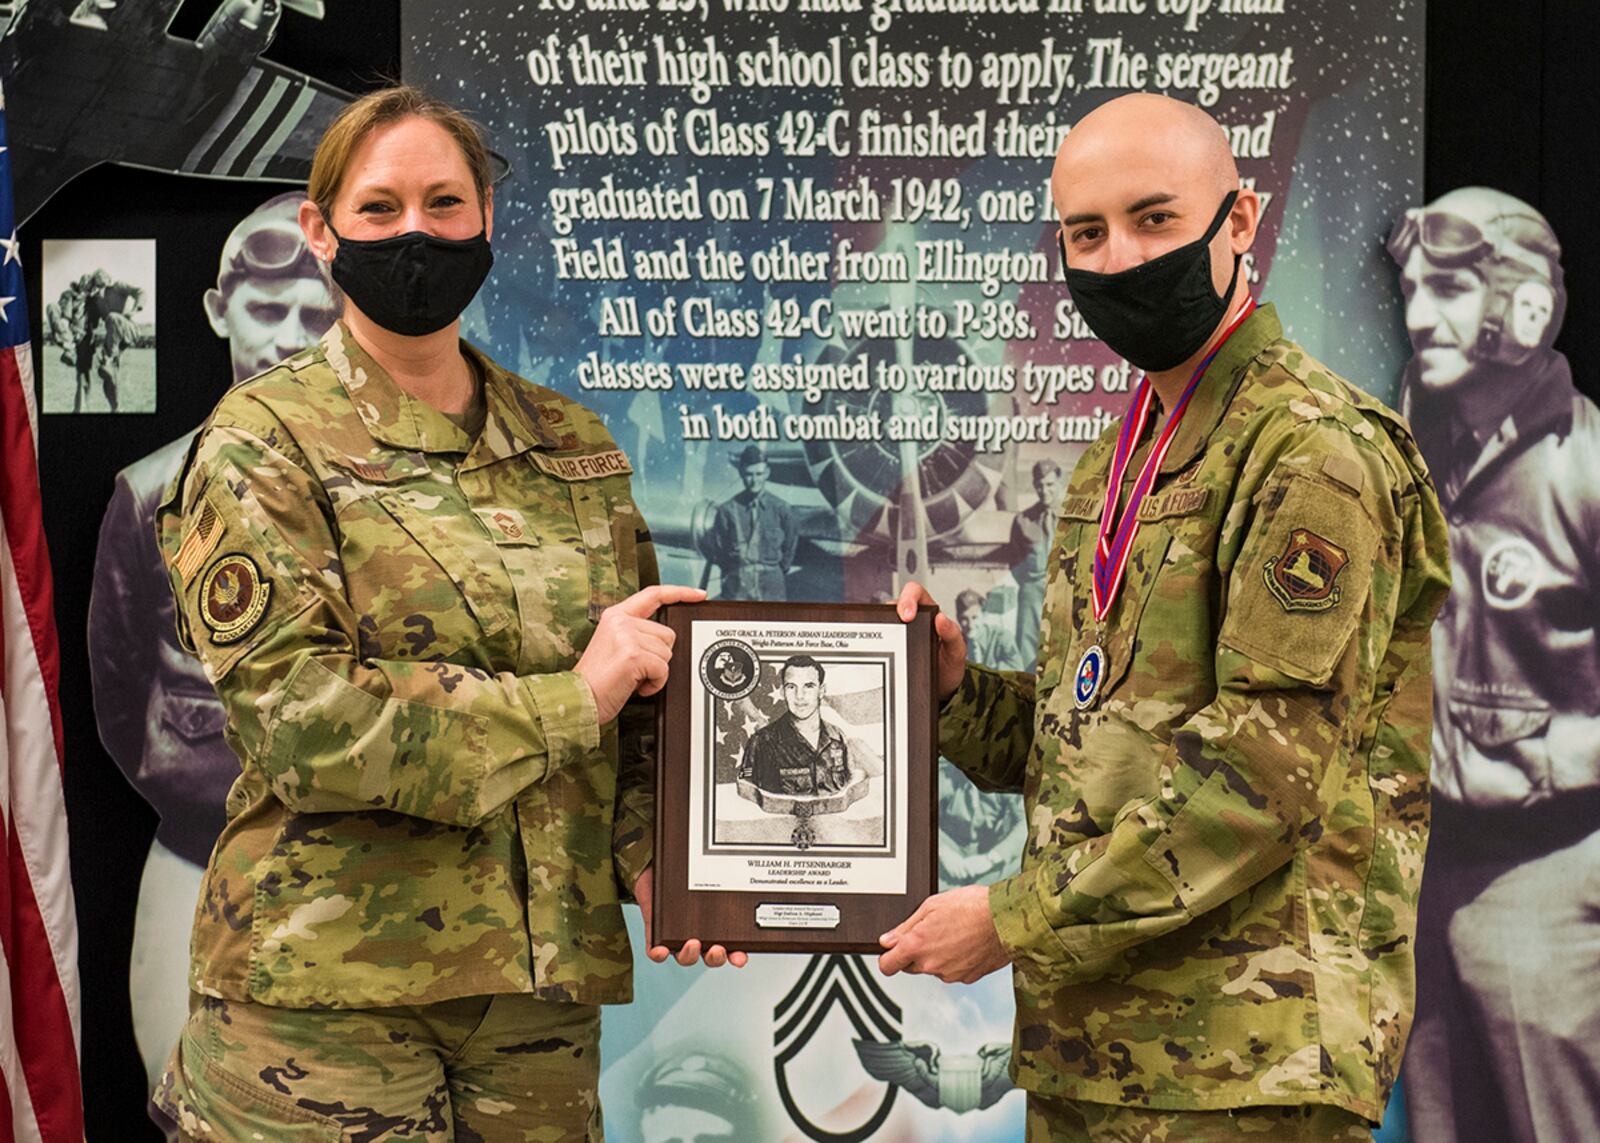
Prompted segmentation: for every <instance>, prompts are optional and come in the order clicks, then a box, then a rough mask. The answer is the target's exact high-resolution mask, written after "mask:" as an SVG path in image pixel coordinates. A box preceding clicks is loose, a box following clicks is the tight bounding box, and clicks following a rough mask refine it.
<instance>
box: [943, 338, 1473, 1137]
mask: <svg viewBox="0 0 1600 1143" xmlns="http://www.w3.org/2000/svg"><path fill="white" fill-rule="evenodd" d="M1155 420H1156V418H1152V421H1153V422H1154V421H1155ZM1118 427H1120V426H1116V425H1114V426H1112V427H1111V428H1110V429H1108V430H1107V433H1106V434H1105V435H1104V436H1102V437H1101V438H1100V439H1099V440H1098V441H1097V442H1095V443H1094V444H1093V445H1091V446H1090V447H1089V448H1088V449H1087V450H1086V451H1085V452H1084V454H1083V456H1082V458H1081V459H1080V460H1079V462H1078V465H1077V468H1076V471H1075V472H1074V473H1073V477H1072V481H1071V484H1070V486H1069V487H1068V489H1067V493H1066V497H1065V501H1064V503H1063V505H1062V508H1061V512H1060V518H1059V520H1058V523H1057V526H1056V533H1055V539H1054V544H1053V548H1052V550H1051V553H1050V578H1049V587H1048V590H1047V594H1046V597H1045V618H1044V636H1043V647H1042V653H1041V656H1040V671H1039V676H1038V682H1037V685H1035V681H1034V678H1033V676H1031V675H1023V674H1004V673H999V672H994V671H989V670H985V669H983V668H980V667H969V668H968V670H967V674H966V677H965V679H964V681H963V683H962V685H961V687H960V688H959V690H958V691H957V692H956V694H955V695H953V696H952V697H951V700H950V702H949V703H948V704H947V705H946V708H945V712H944V715H943V718H942V720H941V726H940V740H941V747H942V749H943V751H944V753H945V754H946V756H947V757H949V758H950V759H952V760H953V761H955V762H957V763H958V764H959V765H961V766H962V768H963V769H965V770H966V771H967V772H968V774H969V775H970V776H971V777H972V778H973V779H974V780H975V781H977V782H978V784H979V785H981V786H984V787H985V788H990V789H1016V788H1018V787H1020V788H1021V789H1022V790H1023V793H1024V795H1025V798H1024V801H1025V806H1026V809H1027V813H1028V825H1029V831H1028V840H1027V843H1026V846H1025V849H1024V854H1023V866H1022V870H1021V872H1020V873H1019V874H1017V875H1016V876H1014V877H1012V878H1009V879H1008V880H1005V881H1001V882H999V883H998V884H995V885H994V886H992V887H991V889H990V894H989V901H990V907H991V911H992V913H993V916H994V920H995V924H996V927H997V928H998V930H999V934H1000V938H1001V940H1002V941H1003V943H1004V944H1005V946H1006V948H1007V950H1008V951H1009V953H1010V955H1011V957H1012V960H1013V964H1014V969H1015V977H1014V983H1015V988H1016V994H1017V1028H1016V1042H1015V1051H1014V1054H1013V1055H1014V1063H1013V1068H1014V1071H1015V1078H1016V1080H1017V1083H1018V1084H1019V1086H1021V1087H1024V1088H1026V1089H1029V1090H1032V1091H1037V1092H1042V1093H1046V1094H1050V1095H1053V1096H1060V1097H1067V1098H1072V1099H1077V1100H1084V1101H1092V1102H1103V1103H1114V1104H1126V1105H1140V1106H1149V1107H1156V1108H1164V1109H1184V1108H1190V1109H1210V1108H1228V1107H1242V1106H1246V1105H1251V1104H1302V1103H1327V1104H1335V1105H1338V1106H1340V1107H1344V1108H1347V1109H1349V1110H1351V1111H1354V1112H1356V1113H1358V1114H1361V1115H1364V1116H1366V1117H1368V1118H1370V1119H1376V1118H1377V1117H1378V1116H1379V1115H1380V1114H1381V1111H1382V1108H1383V1105H1384V1100H1385V1098H1386V1096H1387V1094H1388V1091H1389V1089H1390V1087H1391V1085H1392V1084H1393V1082H1394V1078H1395V1073H1396V1070H1397V1069H1398V1067H1399V1064H1400V1055H1401V1051H1402V1049H1403V1047H1404V1044H1405V1039H1406V1034H1407V1031H1408V1029H1409V1025H1410V1018H1411V1009H1412V996H1413V959H1412V956H1413V949H1412V940H1413V936H1414V934H1415V931H1416V902H1417V892H1418V885H1419V881H1420V878H1421V874H1422V855H1423V848H1424V844H1425V839H1426V837H1427V829H1428V734H1429V726H1430V721H1429V700H1430V687H1431V683H1430V675H1429V657H1430V656H1429V646H1430V644H1429V626H1430V624H1431V623H1432V621H1433V616H1434V613H1435V612H1436V611H1437V609H1438V608H1439V606H1440V604H1441V603H1442V602H1443V600H1444V597H1445V594H1446V592H1447V590H1448V587H1449V573H1448V556H1447V546H1446V539H1445V528H1444V520H1443V517H1442V516H1441V514H1440V510H1439V505H1438V500H1437V498H1436V496H1435V494H1434V490H1433V487H1432V485H1431V483H1430V482H1429V478H1428V475H1427V471H1426V468H1425V466H1424V464H1423V462H1422V459H1421V457H1420V455H1419V454H1418V452H1417V450H1416V448H1415V446H1414V444H1413V443H1412V439H1411V435H1410V432H1409V430H1408V428H1407V426H1406V424H1405V422H1404V421H1402V420H1401V419H1400V418H1399V417H1398V416H1397V415H1396V414H1394V413H1392V412H1390V411H1389V410H1388V409H1386V408H1385V407H1384V406H1382V405H1381V404H1379V403H1378V402H1376V401H1374V400H1373V399H1371V398H1370V397H1368V396H1366V395H1364V394H1362V393H1360V392H1358V391H1357V390H1355V389H1354V388H1352V387H1351V386H1349V385H1348V384H1346V383H1345V382H1344V381H1342V380H1340V379H1338V378H1337V377H1334V376H1333V375H1332V374H1330V373H1329V372H1328V371H1327V370H1326V369H1325V368H1324V367H1323V366H1322V365H1320V364H1318V363H1317V362H1316V361H1314V360H1312V358H1311V357H1310V356H1309V355H1307V354H1306V353H1305V352H1304V351H1303V350H1302V349H1300V348H1299V347H1298V346H1296V345H1295V344H1293V343H1292V342H1289V341H1287V340H1284V339H1283V337H1282V331H1281V329H1280V327H1279V324H1278V321H1277V318H1276V316H1275V315H1274V313H1273V311H1272V309H1271V308H1270V307H1264V308H1262V309H1260V310H1258V311H1257V312H1256V313H1255V314H1254V315H1252V316H1251V317H1250V318H1249V319H1248V320H1247V321H1246V322H1245V323H1244V325H1242V326H1241V327H1240V328H1239V330H1238V331H1237V332H1236V333H1235V334H1234V335H1233V337H1232V338H1231V339H1230V340H1229V341H1228V342H1227V343H1226V344H1225V345H1224V346H1223V348H1222V351H1221V352H1220V353H1219V354H1218V355H1217V357H1216V359H1215V361H1214V362H1213V363H1212V365H1211V367H1210V369H1209V370H1208V372H1207V375H1206V378H1205V380H1204V381H1202V383H1201V385H1200V388H1199V390H1198V391H1197V392H1196V394H1195V397H1194V398H1193V400H1192V402H1191V406H1190V408H1189V411H1188V414H1187V416H1186V417H1185V418H1184V420H1183V422H1182V424H1181V427H1180V429H1179V430H1178V433H1177V435H1176V437H1175V439H1174V442H1173V445H1172V448H1171V451H1170V452H1169V454H1168V455H1167V457H1166V459H1165V461H1164V463H1163V465H1162V468H1161V475H1160V478H1159V480H1158V482H1157V483H1156V485H1155V487H1154V489H1153V490H1152V492H1151V494H1150V496H1149V497H1148V499H1147V500H1146V501H1145V503H1144V505H1143V507H1142V509H1141V510H1140V519H1141V520H1142V522H1143V523H1142V525H1141V529H1140V531H1139V534H1138V538H1137V541H1136V542H1135V544H1134V547H1133V549H1132V554H1131V557H1130V560H1129V564H1128V569H1127V578H1126V581H1125V583H1124V585H1123V587H1122V592H1121V595H1120V597H1119V598H1118V600H1117V602H1116V604H1115V606H1114V608H1113V609H1112V611H1111V613H1110V615H1109V616H1108V617H1107V624H1106V628H1105V630H1104V631H1103V632H1101V633H1099V634H1098V635H1097V633H1096V630H1095V625H1094V617H1093V608H1092V605H1091V603H1090V582H1091V561H1092V558H1093V553H1094V547H1095V543H1096V531H1097V526H1098V521H1099V516H1100V508H1101V503H1102V499H1103V497H1104V494H1105V481H1106V474H1107V472H1108V470H1109V467H1110V461H1111V454H1112V451H1113V448H1114V446H1115V441H1116V436H1115V434H1116V431H1117V429H1118ZM1153 436H1154V431H1153V430H1152V431H1150V432H1148V433H1147V434H1146V436H1145V438H1144V440H1143V442H1142V444H1141V445H1140V447H1139V448H1138V449H1137V450H1136V452H1135V454H1134V456H1133V459H1132V462H1131V464H1130V465H1129V468H1128V481H1129V484H1130V485H1131V482H1132V479H1133V476H1134V475H1135V474H1136V473H1137V472H1138V469H1139V466H1140V465H1141V464H1142V463H1143V460H1144V457H1145V456H1146V455H1148V452H1149V448H1150V444H1151V439H1152V437H1153ZM1126 502H1127V486H1125V487H1124V490H1123V503H1124V504H1126ZM1097 640H1098V642H1099V643H1100V645H1101V646H1102V647H1103V648H1104V649H1105V651H1106V652H1107V654H1108V657H1109V666H1108V668H1107V670H1106V674H1105V683H1104V687H1103V689H1102V690H1101V692H1100V695H1099V699H1098V702H1097V704H1096V705H1094V706H1093V707H1092V708H1091V709H1089V710H1087V711H1079V710H1078V709H1077V708H1076V704H1075V701H1074V694H1073V690H1074V688H1073V683H1074V676H1075V673H1076V668H1077V665H1078V662H1079V659H1080V657H1081V656H1082V654H1083V653H1084V651H1085V650H1086V649H1087V648H1088V647H1090V646H1091V645H1092V644H1094V643H1095V642H1096V641H1097Z"/></svg>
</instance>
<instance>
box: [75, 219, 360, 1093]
mask: <svg viewBox="0 0 1600 1143" xmlns="http://www.w3.org/2000/svg"><path fill="white" fill-rule="evenodd" d="M304 200H305V195H304V194H303V193H301V192H299V191H293V192H289V193H286V194H280V195H276V196H274V197H273V198H271V199H268V200H267V201H266V202H264V203H262V204H261V205H260V206H259V207H257V208H256V209H255V210H253V211H251V212H250V214H248V215H247V216H246V217H245V218H244V219H243V220H242V221H241V222H240V223H239V225H238V226H236V227H234V229H233V231H232V233H230V234H229V235H228V238H227V241H226V242H224V243H223V247H222V257H221V260H220V263H219V265H218V268H217V284H216V287H215V288H214V289H210V290H207V291H206V293H205V306H206V312H207V313H208V314H209V315H210V317H211V324H212V328H213V329H215V330H216V333H217V336H219V337H223V338H226V339H227V341H228V349H229V356H230V357H231V358H232V361H233V377H232V384H234V385H237V384H239V383H240V382H242V381H244V380H245V379H246V378H248V377H251V376H253V375H254V374H256V373H260V372H261V371H262V370H264V369H268V368H270V367H271V366H273V365H275V364H276V363H277V362H279V361H282V360H283V359H284V358H285V357H288V356H289V355H290V354H291V353H294V352H296V351H297V350H300V349H304V348H305V347H306V346H307V345H310V344H311V343H313V342H315V341H316V340H317V338H319V337H321V336H322V335H323V333H324V332H326V331H327V329H328V327H329V326H330V325H332V324H333V320H334V318H335V317H336V316H337V305H336V303H335V301H334V296H333V292H332V287H331V286H330V284H329V282H328V280H327V278H326V276H325V275H324V274H323V273H322V271H321V269H320V268H319V267H318V265H317V261H316V259H315V258H313V257H312V256H311V252H310V251H309V250H308V249H307V248H306V241H305V236H304V235H303V234H301V232H300V226H299V224H298V223H297V222H296V221H295V217H296V215H297V213H298V211H299V209H300V203H301V202H303V201H304ZM213 399H214V395H213V394H207V396H206V403H207V406H209V404H210V403H211V401H212V400H213ZM196 412H197V413H198V412H199V410H198V409H197V410H196ZM194 437H195V433H194V432H187V433H185V434H184V435H183V436H181V437H179V438H178V439H177V440H175V441H172V442H171V443H170V444H166V445H163V446H162V447H161V448H158V449H156V450H155V451H154V452H152V453H151V454H150V455H149V456H145V457H141V458H140V459H139V460H137V461H135V462H134V463H132V464H130V465H129V466H128V467H127V468H125V469H123V470H122V471H121V472H119V473H117V479H116V482H115V484H114V486H113V488H112V491H111V501H110V503H109V504H108V505H107V506H106V514H105V518H104V519H103V520H102V521H101V524H100V540H99V545H98V547H97V548H96V549H95V563H94V586H93V589H92V590H91V592H90V595H89V622H88V629H89V630H88V634H89V672H90V678H91V680H92V682H93V684H94V715H95V723H96V724H97V725H98V726H99V728H100V741H101V742H102V743H103V744H104V745H105V748H106V753H108V754H110V755H111V757H112V759H113V760H114V761H115V762H116V763H117V765H118V766H119V767H121V769H122V772H123V774H125V775H126V776H127V778H128V781H129V782H131V783H132V784H133V787H134V788H135V789H136V790H138V791H139V793H140V794H141V795H143V796H144V798H145V799H146V800H147V801H149V803H150V804H151V806H153V807H154V808H155V810H156V812H157V813H158V814H160V815H161V822H160V824H159V825H158V826H157V827H156V836H155V840H154V841H153V842H152V843H151V846H150V855H149V857H148V858H147V859H146V861H145V869H144V876H143V879H142V881H141V884H140V887H139V905H138V909H137V912H136V913H135V915H134V930H133V949H132V952H131V956H130V965H129V979H128V985H129V996H130V998H131V1000H132V1005H133V1030H134V1037H135V1039H136V1040H137V1041H138V1044H139V1053H140V1055H141V1056H143V1057H144V1062H145V1068H146V1071H147V1072H148V1075H149V1081H150V1086H151V1088H154V1087H155V1085H156V1081H157V1080H158V1079H159V1078H160V1076H161V1069H162V1068H163V1067H164V1066H165V1064H166V1061H167V1056H168V1054H169V1053H171V1051H172V1045H173V1044H174V1043H176V1042H177V1039H178V1033H179V1031H180V1030H181V1029H182V1027H183V1022H184V1020H185V1019H186V1018H187V1013H188V1001H189V988H188V982H187V976H188V974H187V972H186V971H185V965H186V964H187V962H188V949H189V923H190V919H191V917H192V915H193V913H194V902H195V899H196V897H197V896H198V895H199V891H200V874H201V870H202V869H203V868H204V867H205V863H206V858H207V857H209V856H210V854H211V846H212V844H213V843H214V842H215V841H216V840H217V834H218V833H220V832H221V831H222V824H223V801H224V799H225V798H226V797H227V794H228V788H229V787H230V786H232V785H233V780H234V779H235V778H237V777H238V776H239V759H238V758H237V757H236V756H235V755H234V753H233V751H232V750H231V749H229V747H228V744H227V743H226V742H225V741H223V737H222V727H223V722H224V719H225V715H224V712H223V709H222V704H221V702H219V701H218V699H217V693H216V691H214V690H212V688H211V683H210V682H209V681H207V679H206V677H205V674H204V673H203V672H202V670H201V668H200V661H199V660H198V659H196V658H194V657H193V656H192V655H190V654H188V653H187V652H185V651H184V650H183V648H182V647H180V646H178V638H177V632H176V629H175V627H174V617H173V604H172V589H171V588H169V587H168V586H167V573H166V569H165V567H164V566H163V565H162V562H161V553H160V552H159V551H158V550H157V548H156V535H155V514H156V506H157V505H158V504H159V503H160V501H161V498H162V494H163V493H164V492H165V490H166V488H167V485H168V484H169V483H171V481H172V478H173V477H174V476H176V475H177V474H178V470H179V468H180V467H181V466H182V464H183V460H184V457H185V456H186V455H187V453H188V451H189V447H190V445H191V444H192V443H193V442H194Z"/></svg>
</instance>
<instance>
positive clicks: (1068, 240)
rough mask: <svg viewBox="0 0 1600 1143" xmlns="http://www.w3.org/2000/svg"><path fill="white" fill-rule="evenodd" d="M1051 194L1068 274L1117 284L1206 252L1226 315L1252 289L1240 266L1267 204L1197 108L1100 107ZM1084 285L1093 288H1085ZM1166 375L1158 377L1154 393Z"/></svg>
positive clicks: (1063, 153) (1069, 150) (1128, 100)
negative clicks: (1159, 264)
mask: <svg viewBox="0 0 1600 1143" xmlns="http://www.w3.org/2000/svg"><path fill="white" fill-rule="evenodd" d="M1050 192H1051V195H1052V197H1053V198H1054V199H1055V207H1056V212H1057V215H1058V217H1059V218H1060V220H1061V230H1060V238H1061V250H1062V255H1063V257H1064V258H1065V260H1066V268H1067V269H1068V270H1070V271H1078V272H1082V273H1084V274H1091V275H1101V276H1114V275H1118V274H1121V273H1123V272H1124V271H1129V270H1133V269H1135V268H1136V267H1139V266H1142V265H1144V264H1145V263H1147V262H1152V261H1155V260H1156V259H1158V258H1161V257H1163V256H1164V255H1167V254H1170V253H1172V252H1173V251H1175V250H1178V249H1179V248H1180V247H1186V246H1191V245H1194V244H1197V243H1204V250H1205V257H1206V259H1207V261H1208V262H1209V266H1210V270H1211V284H1212V288H1213V290H1214V291H1215V295H1216V297H1217V298H1219V299H1221V302H1220V303H1219V304H1220V306H1221V308H1222V310H1223V316H1226V313H1227V311H1228V309H1229V308H1230V307H1232V306H1233V305H1235V304H1237V301H1238V299H1240V298H1241V297H1242V296H1243V294H1244V293H1246V292H1248V290H1249V286H1248V282H1249V276H1250V272H1249V269H1248V267H1247V266H1245V264H1244V262H1243V258H1244V254H1245V252H1246V251H1247V250H1249V249H1250V245H1251V243H1252V242H1254V241H1255V236H1256V227H1257V224H1258V223H1259V222H1260V219H1261V199H1260V198H1259V197H1258V196H1257V195H1256V192H1255V191H1254V190H1252V189H1251V188H1249V187H1245V186H1241V185H1240V182H1239V168H1238V165H1237V164H1236V163H1235V162H1234V161H1233V151H1232V148H1231V146H1230V145H1229V141H1228V136H1227V134H1226V133H1225V132H1224V131H1223V129H1222V126H1221V124H1219V123H1218V122H1217V121H1216V120H1215V119H1213V118H1211V116H1209V115H1207V114H1206V113H1205V112H1204V111H1202V110H1200V108H1198V107H1195V106H1193V105H1192V104H1188V103H1181V102H1179V101H1178V100H1176V99H1170V98H1168V97H1167V96H1165V95H1151V94H1147V93H1138V94H1134V95H1124V96H1122V97H1121V98H1118V99H1113V100H1111V101H1110V102H1109V103H1105V104H1102V105H1101V106H1100V107H1097V108H1096V109H1095V110H1093V111H1091V112H1090V113H1089V114H1087V115H1085V116H1084V117H1083V118H1082V119H1080V120H1079V121H1078V122H1077V123H1076V124H1075V125H1074V126H1073V128H1072V130H1071V131H1069V132H1068V133H1067V137H1066V139H1065V140H1064V141H1063V142H1062V144H1061V149H1060V150H1059V151H1057V152H1056V162H1055V168H1054V170H1052V171H1051V175H1050ZM1230 195H1232V196H1234V197H1232V198H1231V199H1230V198H1229V196H1230ZM1224 208H1226V209H1225V210H1224ZM1213 225H1215V230H1213V229H1212V227H1213ZM1208 232H1210V234H1209V237H1208ZM1122 280H1123V281H1125V282H1126V281H1128V279H1122ZM1080 286H1082V287H1083V288H1084V289H1086V290H1087V289H1088V288H1090V287H1089V285H1088V279H1080ZM1158 304H1159V303H1158ZM1081 308H1082V304H1081V301H1080V309H1081ZM1202 308H1208V307H1205V306H1204V303H1202ZM1103 316H1109V315H1103ZM1174 316H1177V315H1176V314H1174ZM1112 320H1113V321H1114V320H1115V319H1114V318H1113V319H1112ZM1089 322H1090V326H1091V327H1093V325H1094V319H1093V318H1092V317H1090V318H1089ZM1109 324H1110V323H1108V327H1109ZM1217 329H1218V330H1219V331H1220V329H1221V323H1220V322H1219V324H1218V326H1217ZM1101 335H1102V336H1106V335H1105V331H1104V330H1102V331H1101ZM1123 344H1124V345H1128V344H1130V343H1129V342H1128V341H1126V340H1124V341H1123ZM1130 359H1131V356H1130ZM1159 359H1160V358H1159V357H1158V358H1154V359H1152V358H1149V357H1148V356H1147V357H1146V360H1159ZM1173 369H1179V367H1178V366H1174V367H1173ZM1167 371H1168V370H1167V369H1166V367H1164V366H1163V367H1158V368H1157V370H1156V373H1157V374H1158V376H1157V377H1156V378H1155V382H1156V384H1157V387H1158V390H1159V389H1161V388H1163V387H1164V386H1165V385H1166V381H1165V379H1164V378H1163V377H1161V376H1159V374H1165V373H1166V372H1167ZM1179 371H1180V372H1181V370H1179ZM1162 396H1163V400H1165V398H1166V395H1165V394H1163V395H1162Z"/></svg>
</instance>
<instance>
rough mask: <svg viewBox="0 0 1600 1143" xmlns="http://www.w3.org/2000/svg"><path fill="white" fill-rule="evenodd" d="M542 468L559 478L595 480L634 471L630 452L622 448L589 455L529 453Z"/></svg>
mask: <svg viewBox="0 0 1600 1143" xmlns="http://www.w3.org/2000/svg"><path fill="white" fill-rule="evenodd" d="M528 455H529V456H531V457H532V458H533V463H534V464H536V465H538V466H539V468H540V470H541V471H543V472H546V473H548V474H549V475H551V476H554V477H556V478H557V479H559V480H593V479H595V478H596V477H600V476H617V475H620V474H622V473H629V472H632V471H633V465H631V464H629V463H628V454H627V453H625V452H623V451H622V450H621V449H620V448H616V449H612V450H611V451H610V452H592V453H589V454H588V455H587V456H546V455H545V454H544V453H539V452H535V453H529V454H528Z"/></svg>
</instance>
